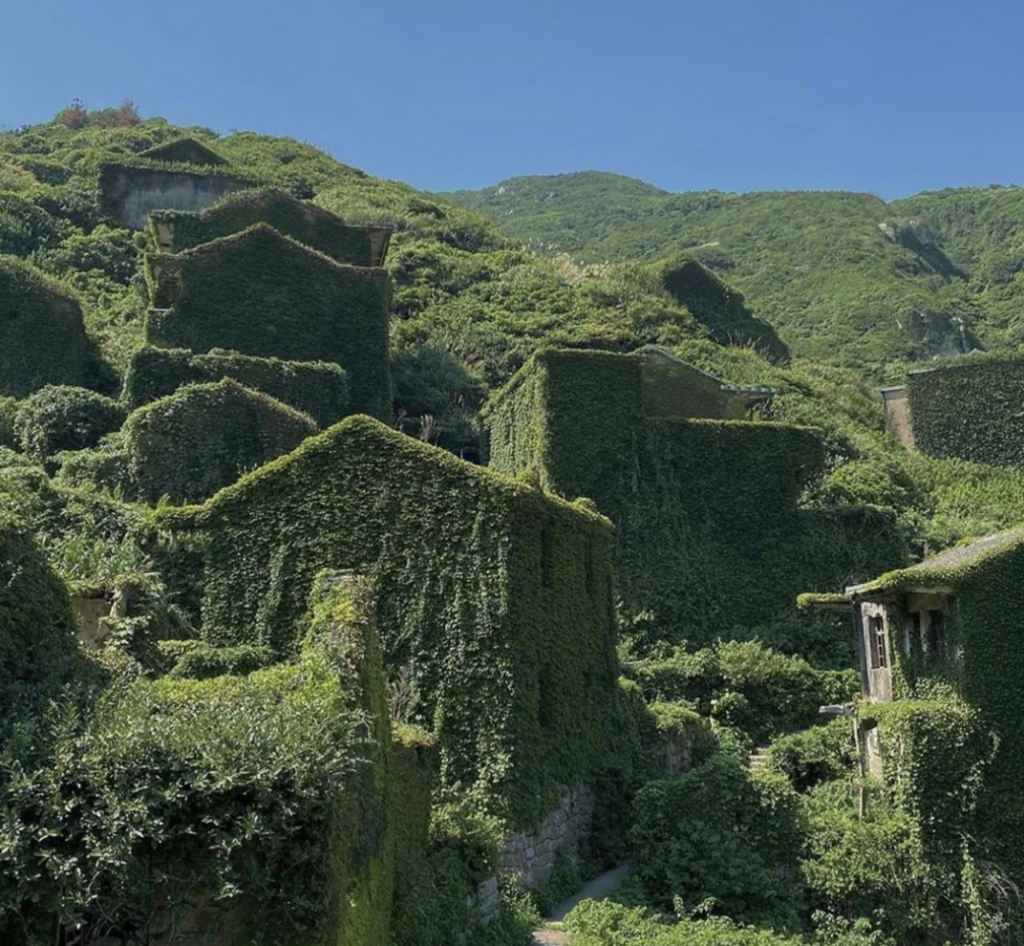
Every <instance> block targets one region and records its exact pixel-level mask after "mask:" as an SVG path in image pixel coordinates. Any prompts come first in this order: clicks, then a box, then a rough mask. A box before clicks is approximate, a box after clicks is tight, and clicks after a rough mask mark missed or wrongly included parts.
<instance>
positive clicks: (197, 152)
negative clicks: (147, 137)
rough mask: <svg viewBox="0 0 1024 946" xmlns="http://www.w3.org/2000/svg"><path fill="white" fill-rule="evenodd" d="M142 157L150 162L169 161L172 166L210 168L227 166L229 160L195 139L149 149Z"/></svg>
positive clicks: (185, 139)
mask: <svg viewBox="0 0 1024 946" xmlns="http://www.w3.org/2000/svg"><path fill="white" fill-rule="evenodd" d="M140 157H143V158H148V159H149V160H150V161H167V162H169V163H171V164H199V165H205V166H208V167H213V166H218V165H221V166H223V165H225V164H227V163H228V161H227V159H226V158H224V157H222V156H221V155H219V154H217V152H216V151H214V150H213V149H211V148H208V147H207V146H206V145H204V144H203V143H202V142H201V141H196V139H195V138H178V139H176V140H175V141H169V142H167V144H165V145H157V146H156V147H155V148H147V149H146V150H145V151H143V152H142V154H141V155H140Z"/></svg>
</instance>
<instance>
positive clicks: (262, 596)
mask: <svg viewBox="0 0 1024 946" xmlns="http://www.w3.org/2000/svg"><path fill="white" fill-rule="evenodd" d="M157 524H158V525H159V526H160V527H161V528H162V529H164V530H171V531H172V532H173V533H174V534H176V535H177V536H178V540H179V542H181V541H185V540H186V536H189V535H190V536H191V537H192V541H193V542H194V543H195V544H196V546H197V548H198V549H199V550H200V552H201V554H202V556H203V561H204V564H203V569H202V573H201V575H200V576H199V584H200V586H201V587H202V589H203V600H202V626H203V633H204V635H205V636H206V638H207V639H208V640H210V641H211V642H213V643H216V644H238V643H252V644H262V645H269V646H271V647H274V648H275V649H276V650H278V652H281V653H288V652H290V651H291V650H292V649H293V648H294V646H295V641H296V636H297V634H298V633H299V627H300V618H301V616H302V615H303V613H304V611H305V609H306V601H305V588H307V587H308V585H309V582H310V580H311V579H312V576H313V575H314V574H315V573H316V572H317V571H319V570H320V569H321V568H324V567H333V568H346V569H354V570H358V571H361V572H364V573H366V574H368V575H370V576H372V577H373V579H374V581H375V584H376V588H377V591H378V595H379V601H380V626H381V635H382V640H383V644H384V654H385V665H386V667H387V672H388V675H389V677H390V678H391V679H393V680H397V679H404V680H405V681H406V686H407V688H408V689H409V690H410V693H412V694H413V695H414V699H413V701H412V702H413V703H414V709H413V710H412V717H413V721H414V722H418V723H422V724H423V725H424V726H425V727H426V728H428V729H430V730H432V731H433V732H435V733H436V735H437V738H438V740H439V748H440V753H441V778H442V780H443V781H444V783H445V784H446V785H448V786H454V785H463V786H467V787H469V786H478V787H479V788H480V789H481V790H482V792H483V797H485V798H487V799H489V803H490V804H491V805H492V806H493V807H494V808H495V809H496V813H497V814H500V815H502V816H507V817H508V818H509V819H510V822H511V824H512V826H513V827H516V828H520V827H532V822H535V821H537V820H539V818H540V817H541V816H542V815H543V814H544V813H545V812H546V810H547V809H548V808H549V807H551V806H552V803H554V802H557V800H558V797H559V786H564V785H566V784H570V785H571V784H575V783H576V782H578V781H580V780H585V779H586V778H587V777H588V775H590V774H591V773H592V771H593V769H594V767H595V766H596V765H597V764H598V763H599V762H600V761H601V756H602V748H603V747H604V746H605V740H606V737H607V735H608V732H607V730H608V723H607V721H608V720H609V718H610V714H612V713H613V712H614V711H615V698H614V692H615V654H614V633H615V619H614V613H613V607H612V590H611V560H610V535H609V527H608V523H607V521H606V520H604V519H603V518H602V517H600V516H598V515H596V514H594V513H593V512H589V511H587V509H586V508H583V507H580V506H573V505H570V504H568V503H565V502H563V501H561V500H558V499H555V498H553V497H551V496H548V495H545V494H544V493H543V492H541V491H540V490H539V489H536V488H533V487H531V486H529V485H526V484H515V483H513V482H512V481H510V480H508V479H506V478H505V477H502V476H499V475H497V474H495V473H493V472H491V471H488V470H484V469H480V468H477V467H473V466H471V465H469V464H467V463H463V462H460V461H459V460H456V459H455V458H454V457H452V456H450V455H449V454H446V453H444V452H443V451H441V450H438V449H436V448H433V447H430V446H427V445H425V444H422V443H420V442H418V441H415V440H413V439H411V438H409V437H406V436H403V435H401V434H398V433H396V432H394V431H392V430H389V429H388V428H386V427H384V426H383V425H381V424H379V423H377V422H375V421H373V420H371V419H369V418H367V417H360V416H357V417H350V418H347V419H346V420H344V421H342V422H341V423H340V424H337V425H336V426H334V427H333V428H331V429H330V430H328V431H326V432H325V433H323V434H321V435H319V436H318V437H315V438H312V439H310V440H308V441H306V442H305V443H304V444H303V445H302V446H301V447H300V448H299V449H298V450H296V451H295V452H293V453H292V454H290V455H288V456H286V457H282V458H280V459H279V460H277V461H275V462H273V463H271V464H268V465H267V466H265V467H263V468H262V469H259V470H257V471H256V472H254V473H252V474H251V475H249V476H247V477H245V478H244V479H243V480H241V481H240V482H239V483H237V484H235V485H234V486H232V487H229V488H227V489H225V490H223V491H222V492H221V493H219V494H218V495H217V496H215V497H214V498H213V499H212V500H210V501H209V502H208V503H206V505H204V506H202V507H198V508H188V509H182V510H166V509H165V510H161V511H159V512H158V514H157ZM482 708H483V709H482Z"/></svg>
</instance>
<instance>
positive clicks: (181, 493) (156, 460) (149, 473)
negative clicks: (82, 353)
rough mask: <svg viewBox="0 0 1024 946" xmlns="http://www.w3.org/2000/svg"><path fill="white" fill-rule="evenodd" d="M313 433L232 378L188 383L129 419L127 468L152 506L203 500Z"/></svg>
mask: <svg viewBox="0 0 1024 946" xmlns="http://www.w3.org/2000/svg"><path fill="white" fill-rule="evenodd" d="M316 431H317V426H316V424H315V423H314V422H313V420H312V418H310V417H309V416H307V415H306V414H301V413H299V412H298V411H297V410H295V409H294V408H291V407H288V406H287V405H286V404H282V403H281V402H280V401H275V400H274V399H273V398H272V397H269V396H267V395H266V394H261V393H260V392H258V391H251V390H249V389H248V388H244V387H242V386H241V385H240V384H238V383H237V382H235V381H232V380H230V379H227V378H225V379H224V380H223V381H219V382H217V383H216V384H192V385H186V386H185V387H183V388H180V389H179V390H178V391H177V392H176V393H174V394H171V395H169V396H168V397H165V398H161V399H160V400H158V401H153V402H152V403H151V404H147V405H146V406H145V407H140V408H139V409H138V410H137V411H135V412H133V413H132V414H131V416H130V417H129V418H128V421H127V423H126V424H125V427H124V439H125V451H126V453H127V457H128V472H129V475H130V476H131V478H132V480H133V481H134V483H135V486H136V487H137V489H138V491H139V493H140V494H141V495H142V496H143V497H144V498H145V499H147V500H148V501H149V502H151V503H155V502H157V501H158V500H159V499H160V498H161V497H164V496H166V497H168V498H169V500H170V501H171V502H172V503H177V504H182V503H188V502H201V501H202V500H204V499H206V498H208V497H210V496H212V495H213V494H214V493H216V492H217V490H219V489H221V488H222V487H224V486H227V485H229V484H231V483H233V482H235V480H237V479H238V478H239V476H241V475H242V474H244V473H245V472H247V471H248V470H251V469H254V468H255V467H258V466H262V465H263V464H264V463H266V462H268V461H269V460H272V459H274V457H278V456H281V454H283V453H288V452H289V451H290V450H293V449H294V448H295V447H297V446H298V445H299V444H300V443H301V442H302V441H303V440H305V439H306V438H307V437H309V436H312V435H313V434H314V433H316ZM325 564H326V563H325Z"/></svg>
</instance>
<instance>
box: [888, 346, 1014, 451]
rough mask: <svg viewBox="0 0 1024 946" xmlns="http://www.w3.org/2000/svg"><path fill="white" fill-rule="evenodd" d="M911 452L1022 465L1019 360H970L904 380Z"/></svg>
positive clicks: (988, 357) (1008, 357)
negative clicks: (911, 430)
mask: <svg viewBox="0 0 1024 946" xmlns="http://www.w3.org/2000/svg"><path fill="white" fill-rule="evenodd" d="M907 394H908V397H909V400H910V416H911V418H912V422H913V427H914V441H915V443H916V445H917V449H918V450H921V451H922V452H923V453H927V454H930V455H931V456H935V457H960V458H961V459H963V460H971V461H973V462H975V463H990V464H994V465H997V466H1002V465H1007V466H1024V412H1022V411H1021V404H1022V403H1024V356H1021V355H971V356H970V357H965V358H960V359H957V360H956V361H955V362H953V363H950V364H947V365H945V366H943V367H941V368H935V369H932V370H930V371H914V372H911V374H910V375H909V376H908V378H907Z"/></svg>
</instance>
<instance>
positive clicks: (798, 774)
mask: <svg viewBox="0 0 1024 946" xmlns="http://www.w3.org/2000/svg"><path fill="white" fill-rule="evenodd" d="M858 762H859V760H858V759H857V753H856V746H855V745H854V742H853V733H852V732H851V721H850V720H849V719H848V718H845V717H839V718H838V719H833V720H830V721H829V722H828V723H827V724H826V725H824V726H813V727H811V728H810V729H805V730H803V731H801V732H795V733H789V734H787V735H784V736H779V737H778V738H777V739H774V740H772V743H771V745H770V746H769V747H768V767H769V768H770V769H771V770H772V771H773V772H778V773H779V774H780V775H784V776H786V778H787V779H789V783H790V784H791V785H792V786H793V788H795V789H796V790H797V791H798V792H802V793H804V792H808V791H810V790H811V789H812V788H815V787H816V786H818V785H821V784H823V783H825V782H832V781H835V780H837V779H842V778H845V777H847V776H848V775H849V774H850V773H851V772H852V770H853V769H854V767H855V766H856V765H857V764H858Z"/></svg>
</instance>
